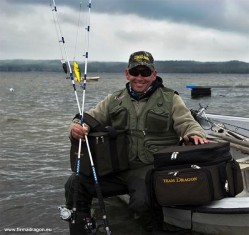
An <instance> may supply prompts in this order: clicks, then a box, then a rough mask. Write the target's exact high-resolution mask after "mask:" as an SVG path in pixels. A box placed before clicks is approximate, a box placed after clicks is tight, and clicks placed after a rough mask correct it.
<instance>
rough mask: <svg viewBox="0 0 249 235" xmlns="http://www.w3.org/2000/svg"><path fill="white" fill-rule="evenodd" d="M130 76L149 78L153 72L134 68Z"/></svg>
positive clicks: (130, 71)
mask: <svg viewBox="0 0 249 235" xmlns="http://www.w3.org/2000/svg"><path fill="white" fill-rule="evenodd" d="M129 74H130V75H131V76H134V77H137V76H138V75H139V74H140V75H141V76H142V77H149V76H150V75H151V74H152V71H151V70H150V69H143V70H139V69H136V68H134V69H130V70H129Z"/></svg>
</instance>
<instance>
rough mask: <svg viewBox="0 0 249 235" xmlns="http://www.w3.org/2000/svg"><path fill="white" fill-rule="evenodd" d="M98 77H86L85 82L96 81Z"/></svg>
mask: <svg viewBox="0 0 249 235" xmlns="http://www.w3.org/2000/svg"><path fill="white" fill-rule="evenodd" d="M99 78H100V77H87V78H86V81H87V82H97V81H98V80H99Z"/></svg>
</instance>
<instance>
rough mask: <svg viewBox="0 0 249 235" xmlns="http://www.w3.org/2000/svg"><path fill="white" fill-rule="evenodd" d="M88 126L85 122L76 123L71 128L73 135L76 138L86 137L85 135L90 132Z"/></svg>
mask: <svg viewBox="0 0 249 235" xmlns="http://www.w3.org/2000/svg"><path fill="white" fill-rule="evenodd" d="M88 131H89V130H88V127H87V126H85V125H84V124H83V126H81V125H79V124H75V125H74V126H73V127H72V129H71V135H72V137H73V138H74V139H76V140H79V139H84V138H85V135H87V134H88Z"/></svg>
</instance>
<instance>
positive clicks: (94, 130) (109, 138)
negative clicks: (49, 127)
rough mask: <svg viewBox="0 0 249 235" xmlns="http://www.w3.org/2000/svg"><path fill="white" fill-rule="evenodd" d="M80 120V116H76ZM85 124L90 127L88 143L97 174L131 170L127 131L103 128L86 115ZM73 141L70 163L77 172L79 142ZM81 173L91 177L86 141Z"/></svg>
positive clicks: (83, 147)
mask: <svg viewBox="0 0 249 235" xmlns="http://www.w3.org/2000/svg"><path fill="white" fill-rule="evenodd" d="M76 117H77V118H79V114H78V115H76ZM84 123H86V124H87V125H88V126H89V127H90V132H89V133H88V135H87V137H88V142H89V146H90V150H91V155H92V159H93V163H94V166H95V169H96V172H97V174H98V175H99V176H104V175H108V174H111V173H116V172H119V171H123V170H126V169H128V168H129V162H128V155H127V144H126V131H124V130H115V129H114V128H112V127H104V126H102V125H101V124H100V123H99V122H98V121H97V120H96V119H94V118H93V117H92V116H90V115H89V114H87V113H84ZM70 140H71V149H70V163H71V169H72V171H74V172H76V167H77V158H78V147H79V141H78V140H75V139H73V138H71V139H70ZM80 173H82V174H85V175H87V176H90V175H91V174H92V167H91V162H90V158H89V153H88V149H87V145H86V142H85V140H82V145H81V155H80Z"/></svg>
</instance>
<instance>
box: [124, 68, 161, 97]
mask: <svg viewBox="0 0 249 235" xmlns="http://www.w3.org/2000/svg"><path fill="white" fill-rule="evenodd" d="M156 74H157V72H156V70H154V71H151V70H150V69H149V68H148V67H146V66H137V67H135V68H133V69H130V70H129V69H128V68H127V69H126V70H125V75H126V78H127V80H129V82H130V85H131V88H132V89H133V90H134V91H136V92H138V93H143V92H146V91H147V90H148V88H149V87H150V85H151V83H152V82H153V81H154V80H155V79H156Z"/></svg>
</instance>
